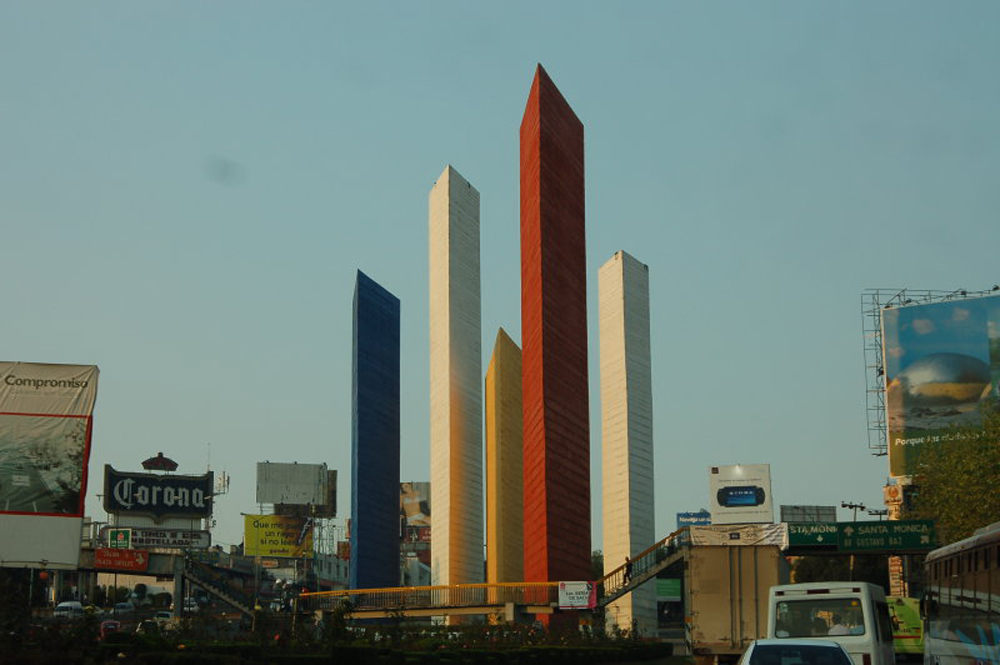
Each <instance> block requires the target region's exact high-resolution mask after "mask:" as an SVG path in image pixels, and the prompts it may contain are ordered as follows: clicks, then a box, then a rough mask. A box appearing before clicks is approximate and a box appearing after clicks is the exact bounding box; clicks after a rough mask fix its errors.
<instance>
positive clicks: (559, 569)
mask: <svg viewBox="0 0 1000 665" xmlns="http://www.w3.org/2000/svg"><path fill="white" fill-rule="evenodd" d="M521 336H522V337H521V343H522V346H523V352H522V362H523V365H522V387H523V399H524V407H523V413H524V423H523V429H524V575H525V580H527V581H529V582H539V581H554V580H585V579H587V578H588V577H589V575H590V551H591V550H590V424H589V415H588V399H587V272H586V252H585V238H584V174H583V124H582V123H581V122H580V120H579V119H577V117H576V115H575V114H574V113H573V109H571V108H570V106H569V104H568V103H567V102H566V100H565V99H564V98H563V96H562V94H561V93H560V92H559V90H558V89H557V88H556V86H555V84H554V83H553V82H552V80H551V79H550V78H549V76H548V74H546V73H545V70H544V69H542V67H541V65H539V66H538V69H537V71H536V73H535V79H534V81H533V82H532V84H531V92H530V93H529V95H528V103H527V107H526V108H525V111H524V117H523V119H522V120H521Z"/></svg>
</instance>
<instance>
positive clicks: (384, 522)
mask: <svg viewBox="0 0 1000 665" xmlns="http://www.w3.org/2000/svg"><path fill="white" fill-rule="evenodd" d="M352 370H353V372H352V373H353V386H352V390H351V561H350V569H349V575H350V585H351V588H352V589H367V588H379V587H393V586H399V299H398V298H396V296H394V295H392V294H391V293H389V292H388V291H386V290H385V289H384V288H382V287H381V286H379V285H378V284H377V283H375V281H374V280H372V279H371V278H370V277H368V276H367V275H365V274H364V273H363V272H361V271H360V270H359V271H358V277H357V283H356V285H355V287H354V353H353V362H352Z"/></svg>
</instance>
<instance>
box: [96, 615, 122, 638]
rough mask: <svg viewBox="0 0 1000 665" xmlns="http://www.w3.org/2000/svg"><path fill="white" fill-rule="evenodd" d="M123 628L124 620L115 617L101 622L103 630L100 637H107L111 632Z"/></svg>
mask: <svg viewBox="0 0 1000 665" xmlns="http://www.w3.org/2000/svg"><path fill="white" fill-rule="evenodd" d="M121 629H122V622H121V621H115V620H114V619H107V620H105V621H102V622H101V630H100V634H99V636H98V639H102V640H103V639H105V638H107V636H108V635H110V634H111V633H117V632H118V631H120V630H121Z"/></svg>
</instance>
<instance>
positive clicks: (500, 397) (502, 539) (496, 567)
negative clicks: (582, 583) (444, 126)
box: [486, 328, 524, 583]
mask: <svg viewBox="0 0 1000 665" xmlns="http://www.w3.org/2000/svg"><path fill="white" fill-rule="evenodd" d="M521 409H522V404H521V349H520V348H519V347H518V346H517V344H515V343H514V340H512V339H511V338H510V337H509V336H508V335H507V333H506V332H504V330H503V328H501V329H500V330H499V331H498V332H497V339H496V343H495V344H494V346H493V356H492V358H490V365H489V367H488V368H487V370H486V581H487V582H491V583H495V582H521V581H523V580H524V482H523V473H524V470H523V464H522V459H523V450H522V435H523V433H522V429H521V423H522V413H521Z"/></svg>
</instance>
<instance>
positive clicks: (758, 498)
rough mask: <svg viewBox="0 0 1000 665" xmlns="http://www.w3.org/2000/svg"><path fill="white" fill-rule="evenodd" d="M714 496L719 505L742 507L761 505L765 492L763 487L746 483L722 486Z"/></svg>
mask: <svg viewBox="0 0 1000 665" xmlns="http://www.w3.org/2000/svg"><path fill="white" fill-rule="evenodd" d="M715 498H716V501H718V502H719V505H720V506H723V507H725V508H742V507H744V506H760V505H763V503H764V499H765V498H766V494H765V493H764V488H763V487H756V486H754V485H746V486H740V487H723V488H721V489H720V490H719V491H718V492H717V493H716V495H715Z"/></svg>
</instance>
